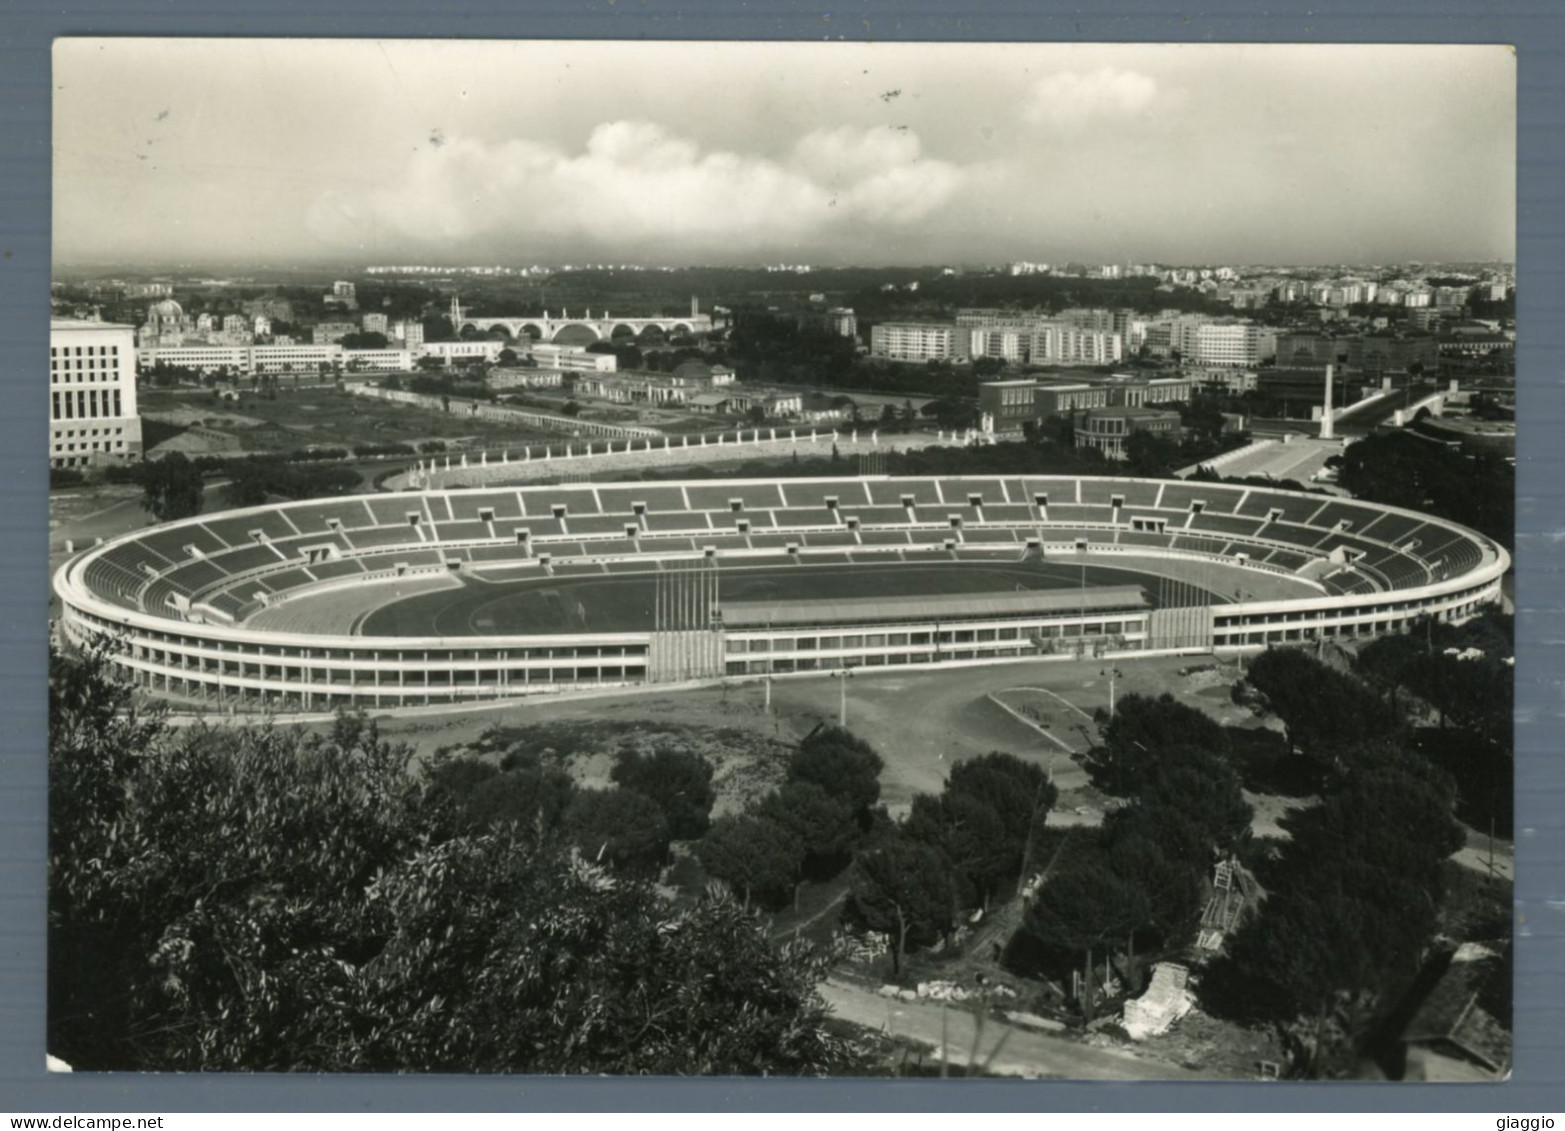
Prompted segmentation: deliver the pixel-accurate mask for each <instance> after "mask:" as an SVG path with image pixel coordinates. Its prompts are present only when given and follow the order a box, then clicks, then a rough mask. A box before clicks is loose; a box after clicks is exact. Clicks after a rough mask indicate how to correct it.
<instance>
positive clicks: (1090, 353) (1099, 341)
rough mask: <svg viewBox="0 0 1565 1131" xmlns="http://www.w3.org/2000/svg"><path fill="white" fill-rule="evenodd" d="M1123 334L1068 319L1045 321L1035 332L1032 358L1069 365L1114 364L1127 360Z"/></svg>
mask: <svg viewBox="0 0 1565 1131" xmlns="http://www.w3.org/2000/svg"><path fill="white" fill-rule="evenodd" d="M1124 352H1125V346H1124V342H1123V341H1122V340H1121V339H1120V336H1119V335H1118V334H1115V333H1110V332H1108V331H1104V330H1084V329H1082V328H1081V327H1079V326H1071V325H1067V324H1064V323H1058V322H1050V323H1043V324H1041V325H1039V326H1038V327H1037V329H1036V330H1034V332H1033V339H1032V351H1031V353H1032V356H1031V360H1032V361H1033V362H1034V363H1035V364H1036V363H1038V362H1045V361H1056V362H1060V363H1062V364H1065V365H1113V364H1114V363H1115V362H1118V361H1122V360H1124Z"/></svg>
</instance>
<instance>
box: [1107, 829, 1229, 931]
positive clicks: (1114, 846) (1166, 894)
mask: <svg viewBox="0 0 1565 1131" xmlns="http://www.w3.org/2000/svg"><path fill="white" fill-rule="evenodd" d="M1105 841H1106V845H1105V847H1106V855H1105V860H1106V862H1107V864H1108V867H1109V868H1110V870H1112V871H1113V873H1114V874H1115V875H1116V876H1118V877H1119V878H1120V879H1121V880H1123V881H1125V883H1127V884H1131V885H1133V886H1135V887H1137V888H1139V889H1140V890H1141V892H1142V893H1143V894H1144V895H1145V896H1146V900H1147V918H1146V920H1145V922H1144V923H1143V924H1141V925H1142V926H1144V927H1147V928H1149V929H1151V930H1153V931H1155V932H1157V934H1158V936H1159V937H1160V938H1162V939H1164V940H1167V939H1170V938H1172V937H1174V936H1175V935H1176V934H1177V933H1178V932H1179V931H1181V930H1183V929H1184V928H1185V927H1187V926H1188V925H1189V924H1190V923H1191V921H1192V920H1193V919H1194V918H1195V915H1196V914H1197V913H1198V912H1199V911H1200V910H1201V904H1202V900H1203V899H1204V897H1205V894H1206V876H1205V872H1204V870H1203V869H1202V868H1201V867H1200V866H1198V865H1196V864H1192V863H1190V862H1189V861H1186V860H1181V859H1179V858H1177V857H1172V856H1170V855H1169V854H1167V853H1166V852H1164V850H1163V846H1162V844H1161V843H1160V842H1159V841H1157V840H1154V839H1152V837H1150V836H1148V835H1145V831H1144V830H1143V829H1141V828H1138V827H1137V824H1136V823H1135V822H1131V823H1127V824H1123V825H1116V826H1111V827H1110V828H1108V829H1106V830H1105Z"/></svg>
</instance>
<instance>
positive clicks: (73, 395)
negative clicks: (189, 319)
mask: <svg viewBox="0 0 1565 1131" xmlns="http://www.w3.org/2000/svg"><path fill="white" fill-rule="evenodd" d="M140 456H141V417H140V416H138V415H137V412H136V332H135V330H134V329H133V328H132V327H130V326H121V325H118V324H116V323H112V322H78V321H75V320H72V319H64V318H61V319H51V320H50V322H49V466H50V467H85V466H87V465H88V464H92V463H101V462H103V461H105V460H133V459H138V458H139V457H140Z"/></svg>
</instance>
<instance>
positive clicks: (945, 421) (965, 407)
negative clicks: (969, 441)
mask: <svg viewBox="0 0 1565 1131" xmlns="http://www.w3.org/2000/svg"><path fill="white" fill-rule="evenodd" d="M918 411H919V415H920V416H923V417H925V418H927V419H929V420H932V421H934V422H935V424H937V425H939V426H940V427H941V428H946V429H953V428H956V429H960V428H971V427H973V425H975V424H977V423H978V408H977V406H976V405H974V404H973V402H972V401H970V400H968V399H967V398H966V397H953V396H943V397H936V398H935V399H934V400H932V401H929V402H928V403H926V404H925V405H924V407H923V408H921V409H919V410H918Z"/></svg>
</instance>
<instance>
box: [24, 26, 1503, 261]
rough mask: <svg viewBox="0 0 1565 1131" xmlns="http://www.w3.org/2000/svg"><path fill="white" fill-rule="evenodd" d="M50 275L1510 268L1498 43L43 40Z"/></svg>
mask: <svg viewBox="0 0 1565 1131" xmlns="http://www.w3.org/2000/svg"><path fill="white" fill-rule="evenodd" d="M54 64H55V72H54V83H55V105H54V123H55V134H54V140H55V158H54V172H55V178H54V257H55V264H56V266H57V267H60V268H70V267H73V266H77V265H89V264H102V263H122V264H132V263H140V264H146V265H148V266H152V265H157V266H169V265H174V264H189V265H191V266H194V267H200V266H206V265H218V264H222V265H231V266H238V265H245V264H248V265H251V266H253V267H254V268H258V269H261V268H268V267H272V268H277V267H286V266H289V265H295V264H297V265H300V266H305V265H310V264H316V263H323V262H330V261H335V262H341V263H353V264H373V263H382V264H387V263H428V264H438V265H448V266H457V265H461V264H470V263H484V264H493V263H505V264H523V263H567V262H569V263H578V264H581V263H589V262H600V263H602V262H612V263H644V264H648V265H688V266H722V265H735V266H739V265H753V264H757V263H762V262H777V261H783V262H790V263H812V264H816V265H819V266H828V267H829V266H851V265H866V266H867V265H875V266H899V265H933V264H941V263H949V264H960V263H971V264H977V263H996V262H1003V261H1006V260H1016V259H1024V260H1041V261H1046V262H1051V263H1063V262H1067V261H1080V262H1089V263H1097V262H1169V263H1214V264H1215V263H1223V262H1230V263H1236V264H1257V263H1274V264H1297V265H1313V264H1350V263H1400V262H1407V261H1412V260H1422V261H1425V262H1442V261H1444V262H1455V261H1473V262H1477V261H1496V260H1499V261H1507V262H1514V259H1515V211H1516V210H1515V184H1516V75H1515V63H1514V55H1513V53H1512V51H1511V50H1510V49H1509V48H1506V47H1492V46H1486V47H1464V46H1444V45H1439V46H1341V45H1325V46H1274V45H1261V46H1254V45H1250V46H1246V45H1173V46H1165V45H1020V44H1018V45H981V44H980V45H965V44H876V45H863V44H848V43H835V44H827V43H816V44H767V43H760V44H755V43H751V44H734V43H594V42H568V43H536V42H531V43H529V42H522V43H498V42H490V43H485V42H474V41H422V42H416V41H384V42H377V41H373V40H291V41H290V40H237V39H235V40H151V39H142V40H137V39H63V40H59V41H57V43H56V45H55V54H54Z"/></svg>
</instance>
